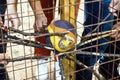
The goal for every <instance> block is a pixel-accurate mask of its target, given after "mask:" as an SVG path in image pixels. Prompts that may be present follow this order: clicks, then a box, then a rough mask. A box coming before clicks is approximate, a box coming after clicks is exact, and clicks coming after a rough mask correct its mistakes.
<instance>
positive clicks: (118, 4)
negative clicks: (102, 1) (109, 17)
mask: <svg viewBox="0 0 120 80" xmlns="http://www.w3.org/2000/svg"><path fill="white" fill-rule="evenodd" d="M119 10H120V0H112V1H111V3H110V6H109V11H110V12H111V13H112V14H113V15H114V16H117V13H116V11H119Z"/></svg>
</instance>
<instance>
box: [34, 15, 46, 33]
mask: <svg viewBox="0 0 120 80" xmlns="http://www.w3.org/2000/svg"><path fill="white" fill-rule="evenodd" d="M35 23H36V26H37V30H38V31H40V30H41V29H42V27H43V25H47V18H46V16H45V14H44V13H42V14H40V15H37V16H36V17H35Z"/></svg>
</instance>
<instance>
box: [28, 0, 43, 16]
mask: <svg viewBox="0 0 120 80" xmlns="http://www.w3.org/2000/svg"><path fill="white" fill-rule="evenodd" d="M28 1H29V3H30V5H31V7H32V9H33V12H34V14H35V16H39V15H41V14H44V12H43V9H42V6H41V2H40V0H28Z"/></svg>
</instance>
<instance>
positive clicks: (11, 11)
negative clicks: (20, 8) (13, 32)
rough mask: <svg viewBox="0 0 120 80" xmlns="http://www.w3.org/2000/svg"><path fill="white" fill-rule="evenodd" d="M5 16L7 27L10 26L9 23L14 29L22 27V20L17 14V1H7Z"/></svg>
mask: <svg viewBox="0 0 120 80" xmlns="http://www.w3.org/2000/svg"><path fill="white" fill-rule="evenodd" d="M5 14H6V16H5V23H4V25H5V26H9V21H10V22H11V24H12V27H14V28H18V27H19V26H20V20H19V18H18V13H17V0H7V10H6V13H5Z"/></svg>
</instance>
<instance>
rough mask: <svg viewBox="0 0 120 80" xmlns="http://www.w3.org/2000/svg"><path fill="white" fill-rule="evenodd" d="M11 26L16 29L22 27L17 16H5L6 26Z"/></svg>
mask: <svg viewBox="0 0 120 80" xmlns="http://www.w3.org/2000/svg"><path fill="white" fill-rule="evenodd" d="M10 25H11V26H12V27H14V28H15V29H18V27H19V26H20V25H21V23H20V19H19V18H18V16H17V15H16V14H14V15H7V16H5V21H4V26H7V27H8V26H10Z"/></svg>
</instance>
